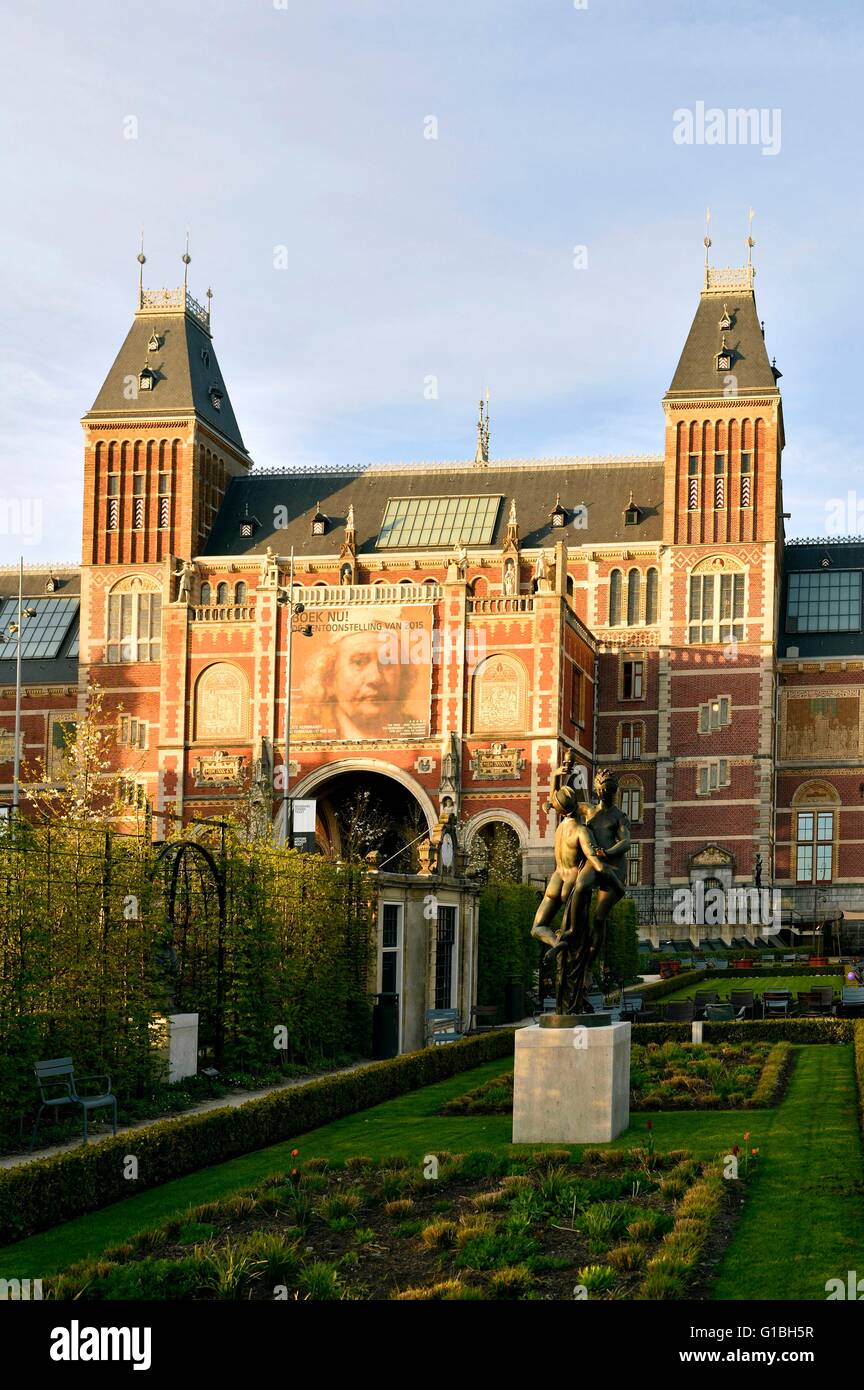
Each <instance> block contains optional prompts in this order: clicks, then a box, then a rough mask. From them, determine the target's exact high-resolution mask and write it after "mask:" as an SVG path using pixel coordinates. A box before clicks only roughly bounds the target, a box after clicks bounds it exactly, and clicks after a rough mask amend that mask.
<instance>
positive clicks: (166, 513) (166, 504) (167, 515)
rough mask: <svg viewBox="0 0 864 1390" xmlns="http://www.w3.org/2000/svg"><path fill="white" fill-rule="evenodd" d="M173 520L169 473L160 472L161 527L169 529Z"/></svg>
mask: <svg viewBox="0 0 864 1390" xmlns="http://www.w3.org/2000/svg"><path fill="white" fill-rule="evenodd" d="M170 520H171V499H170V497H169V496H168V474H167V473H160V474H159V529H160V531H167V530H168V526H169V524H170Z"/></svg>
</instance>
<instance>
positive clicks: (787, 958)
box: [783, 951, 798, 965]
mask: <svg viewBox="0 0 864 1390" xmlns="http://www.w3.org/2000/svg"><path fill="white" fill-rule="evenodd" d="M797 959H798V957H797V956H796V954H795V952H794V951H787V952H786V954H785V955H784V957H783V964H784V965H788V964H789V963H790V962H791V963H792V964H793V965H794V964H795V962H796V960H797Z"/></svg>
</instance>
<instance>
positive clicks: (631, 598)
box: [627, 570, 642, 627]
mask: <svg viewBox="0 0 864 1390" xmlns="http://www.w3.org/2000/svg"><path fill="white" fill-rule="evenodd" d="M641 581H642V576H641V575H640V573H639V571H638V570H631V571H630V573H629V574H628V575H627V626H628V627H635V625H636V624H637V623H638V621H639V589H640V585H641Z"/></svg>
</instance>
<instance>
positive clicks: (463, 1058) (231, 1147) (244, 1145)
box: [0, 1030, 514, 1244]
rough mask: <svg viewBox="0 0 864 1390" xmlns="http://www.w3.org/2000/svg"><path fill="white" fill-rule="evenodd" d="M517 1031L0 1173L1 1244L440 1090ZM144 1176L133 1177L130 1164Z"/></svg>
mask: <svg viewBox="0 0 864 1390" xmlns="http://www.w3.org/2000/svg"><path fill="white" fill-rule="evenodd" d="M513 1038H514V1034H513V1032H512V1031H510V1030H501V1031H498V1032H494V1033H484V1034H481V1035H479V1036H478V1037H474V1038H466V1039H464V1040H463V1041H462V1042H457V1043H448V1044H447V1045H446V1046H438V1047H429V1048H425V1049H424V1050H423V1051H422V1052H411V1053H407V1054H406V1055H405V1056H403V1057H394V1058H392V1059H391V1060H389V1061H386V1062H373V1063H372V1064H370V1065H369V1066H365V1067H361V1068H359V1069H357V1070H356V1071H351V1072H343V1073H341V1074H339V1075H337V1076H327V1077H322V1078H321V1079H320V1080H318V1081H310V1082H309V1083H308V1084H306V1085H302V1086H292V1087H290V1088H286V1089H285V1090H281V1091H278V1092H275V1093H274V1094H272V1095H268V1096H263V1097H262V1098H261V1099H260V1100H253V1101H248V1102H247V1103H246V1104H245V1105H241V1106H239V1107H237V1108H235V1109H224V1110H223V1109H220V1110H210V1111H208V1112H206V1113H205V1114H202V1115H191V1116H189V1117H188V1118H187V1119H181V1120H173V1121H164V1120H163V1121H160V1122H158V1123H157V1124H154V1125H148V1126H146V1127H145V1128H142V1129H139V1130H134V1131H127V1132H126V1133H124V1134H118V1135H116V1136H113V1137H111V1138H110V1139H104V1140H102V1141H100V1142H99V1143H98V1144H88V1145H87V1146H82V1147H81V1148H79V1149H74V1150H72V1151H71V1152H69V1153H63V1154H59V1155H57V1156H56V1157H54V1158H46V1159H38V1160H35V1161H34V1162H32V1163H23V1164H21V1166H20V1167H17V1168H10V1169H4V1170H2V1171H0V1243H3V1244H6V1243H10V1242H12V1241H16V1240H21V1239H23V1237H25V1236H28V1235H32V1234H33V1233H34V1232H36V1231H41V1230H46V1229H47V1228H48V1227H51V1226H58V1225H60V1224H61V1223H62V1222H64V1221H71V1220H72V1219H73V1218H74V1217H76V1216H81V1215H83V1214H84V1213H86V1212H91V1211H97V1210H98V1209H99V1208H100V1207H106V1206H109V1205H110V1204H111V1203H112V1202H119V1201H121V1200H122V1199H123V1198H125V1197H129V1196H133V1195H136V1194H137V1193H138V1192H142V1191H145V1190H146V1189H148V1188H152V1187H158V1186H160V1185H161V1184H162V1183H166V1182H170V1181H171V1180H172V1179H174V1178H181V1177H185V1176H186V1174H188V1173H194V1172H195V1171H196V1170H197V1169H199V1168H206V1167H209V1166H211V1165H212V1164H216V1163H224V1162H226V1161H227V1160H228V1159H231V1158H237V1157H238V1156H239V1155H240V1154H245V1153H250V1152H252V1151H253V1150H256V1149H263V1148H267V1147H268V1146H269V1145H271V1144H280V1143H284V1142H285V1140H287V1139H294V1138H297V1137H298V1136H299V1135H301V1134H305V1133H307V1132H308V1131H309V1130H312V1129H317V1128H318V1127H319V1125H326V1124H330V1123H331V1121H333V1120H339V1119H342V1118H343V1117H344V1116H345V1115H353V1114H355V1113H356V1112H357V1111H358V1110H367V1109H369V1107H370V1106H373V1105H380V1104H381V1103H382V1101H387V1100H393V1099H394V1097H396V1096H400V1095H403V1094H404V1093H405V1092H406V1091H413V1090H418V1089H419V1088H421V1087H423V1086H431V1085H433V1084H434V1083H435V1082H436V1081H445V1080H447V1079H448V1078H449V1077H451V1076H455V1075H457V1073H459V1072H462V1071H468V1070H470V1069H471V1068H472V1067H477V1066H480V1065H481V1064H482V1063H483V1062H488V1061H492V1060H494V1059H496V1058H498V1057H506V1056H507V1055H508V1054H509V1053H512V1051H513ZM129 1154H132V1155H134V1156H135V1158H136V1159H137V1160H138V1177H137V1180H136V1181H134V1182H132V1181H130V1179H128V1178H126V1177H124V1169H125V1167H126V1165H125V1162H124V1160H125V1159H126V1156H127V1155H129Z"/></svg>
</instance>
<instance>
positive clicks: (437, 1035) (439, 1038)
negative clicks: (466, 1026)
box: [426, 1009, 465, 1047]
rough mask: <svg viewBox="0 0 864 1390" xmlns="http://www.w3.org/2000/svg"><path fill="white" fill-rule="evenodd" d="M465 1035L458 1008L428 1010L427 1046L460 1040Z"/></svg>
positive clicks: (437, 1045)
mask: <svg viewBox="0 0 864 1390" xmlns="http://www.w3.org/2000/svg"><path fill="white" fill-rule="evenodd" d="M464 1036H465V1035H464V1033H462V1032H461V1029H460V1019H459V1010H458V1009H427V1010H426V1046H427V1047H429V1046H430V1045H431V1046H433V1047H439V1046H440V1045H441V1044H442V1043H451V1042H459V1041H460V1039H461V1038H463V1037H464Z"/></svg>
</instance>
